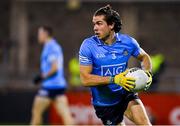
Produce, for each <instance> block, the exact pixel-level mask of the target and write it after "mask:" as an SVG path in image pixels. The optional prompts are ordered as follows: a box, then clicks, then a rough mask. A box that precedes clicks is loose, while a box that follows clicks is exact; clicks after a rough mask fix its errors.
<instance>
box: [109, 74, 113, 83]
mask: <svg viewBox="0 0 180 126" xmlns="http://www.w3.org/2000/svg"><path fill="white" fill-rule="evenodd" d="M109 83H110V84H111V83H114V77H112V76H111V77H109Z"/></svg>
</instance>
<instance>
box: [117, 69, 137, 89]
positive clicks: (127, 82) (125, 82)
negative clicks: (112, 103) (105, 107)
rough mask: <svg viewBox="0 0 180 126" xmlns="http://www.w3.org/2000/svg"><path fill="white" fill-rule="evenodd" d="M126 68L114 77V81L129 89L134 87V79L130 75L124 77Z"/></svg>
mask: <svg viewBox="0 0 180 126" xmlns="http://www.w3.org/2000/svg"><path fill="white" fill-rule="evenodd" d="M127 73H128V70H126V71H125V72H123V73H120V74H118V75H116V76H115V77H114V83H115V84H118V85H120V86H121V87H123V88H124V89H125V90H127V91H130V90H132V89H134V88H135V81H136V80H135V79H134V78H132V77H126V74H127Z"/></svg>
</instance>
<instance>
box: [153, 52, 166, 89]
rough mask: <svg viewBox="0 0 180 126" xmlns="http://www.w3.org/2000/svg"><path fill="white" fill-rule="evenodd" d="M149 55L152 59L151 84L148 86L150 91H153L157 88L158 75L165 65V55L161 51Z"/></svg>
mask: <svg viewBox="0 0 180 126" xmlns="http://www.w3.org/2000/svg"><path fill="white" fill-rule="evenodd" d="M150 57H151V61H152V74H153V84H152V85H151V87H150V91H155V90H157V87H158V83H159V79H160V76H161V74H162V72H163V71H164V69H165V67H166V65H165V57H164V55H163V54H161V53H157V54H154V55H151V56H150Z"/></svg>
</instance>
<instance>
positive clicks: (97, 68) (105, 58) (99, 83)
mask: <svg viewBox="0 0 180 126" xmlns="http://www.w3.org/2000/svg"><path fill="white" fill-rule="evenodd" d="M92 22H93V24H94V32H95V36H92V37H90V38H87V39H85V40H84V42H83V43H82V45H81V47H80V51H79V61H80V76H81V81H82V83H83V84H84V85H85V86H90V87H91V92H92V103H93V105H94V108H95V110H96V115H97V116H98V117H99V118H100V119H101V120H102V122H103V124H105V125H117V124H122V121H123V115H124V114H125V115H126V116H127V117H128V118H129V119H130V120H131V121H133V122H134V123H135V124H139V125H151V123H150V121H149V119H148V117H147V114H146V111H145V109H144V106H143V104H142V102H141V100H140V99H139V98H138V96H137V94H134V93H132V92H129V91H130V89H132V88H134V83H135V80H134V78H128V77H125V75H126V73H127V71H125V70H126V68H127V64H128V60H129V58H130V57H131V56H134V57H136V58H137V59H138V60H139V61H141V64H142V68H143V69H144V70H147V71H151V61H150V58H149V55H148V54H147V53H146V52H145V51H144V50H143V49H142V48H140V46H139V45H138V43H137V42H136V40H135V39H134V38H132V37H130V36H128V35H125V34H122V33H120V32H119V31H120V29H121V19H120V16H119V14H118V13H117V12H116V11H114V10H112V9H111V7H110V6H109V5H108V6H105V7H102V8H100V9H98V10H97V11H96V12H95V13H94V16H93V20H92ZM124 71H125V72H124ZM148 86H149V85H148ZM147 88H148V87H147Z"/></svg>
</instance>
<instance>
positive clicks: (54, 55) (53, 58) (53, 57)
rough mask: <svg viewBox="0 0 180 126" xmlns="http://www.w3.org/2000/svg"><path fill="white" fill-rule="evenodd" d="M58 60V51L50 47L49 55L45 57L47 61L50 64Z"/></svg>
mask: <svg viewBox="0 0 180 126" xmlns="http://www.w3.org/2000/svg"><path fill="white" fill-rule="evenodd" d="M58 58H59V50H58V48H56V47H53V46H52V47H51V48H50V49H49V53H48V55H47V61H48V62H49V63H50V64H51V63H53V62H54V61H57V60H58Z"/></svg>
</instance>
